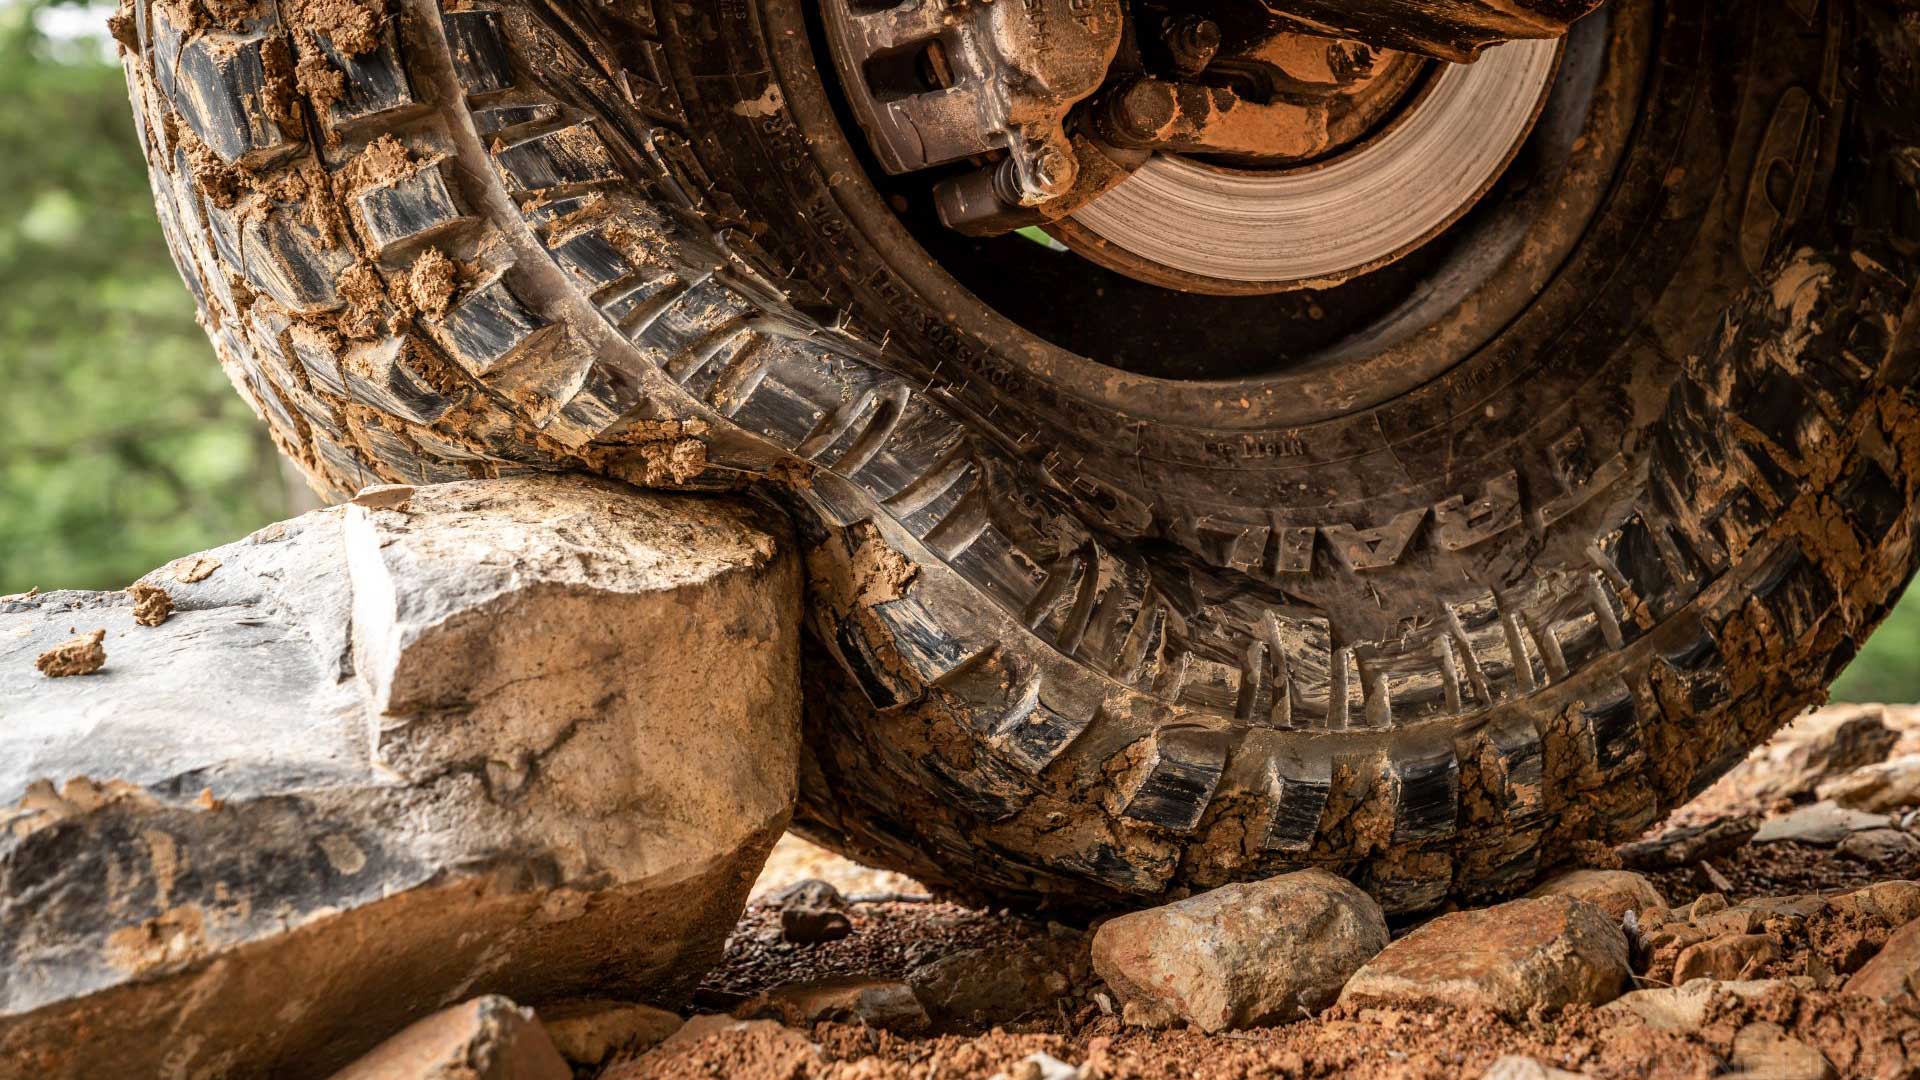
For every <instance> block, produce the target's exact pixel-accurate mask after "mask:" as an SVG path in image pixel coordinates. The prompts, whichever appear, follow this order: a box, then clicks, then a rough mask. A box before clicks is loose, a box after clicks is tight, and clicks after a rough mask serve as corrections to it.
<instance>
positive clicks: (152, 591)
mask: <svg viewBox="0 0 1920 1080" xmlns="http://www.w3.org/2000/svg"><path fill="white" fill-rule="evenodd" d="M127 594H128V595H129V596H132V597H133V621H134V622H137V623H139V624H140V625H141V626H159V625H160V624H161V623H163V622H166V621H167V619H169V618H170V617H172V615H173V597H171V596H168V595H167V590H165V589H163V588H161V587H160V586H158V585H149V584H147V583H146V582H144V581H139V582H135V583H134V584H132V585H129V586H127Z"/></svg>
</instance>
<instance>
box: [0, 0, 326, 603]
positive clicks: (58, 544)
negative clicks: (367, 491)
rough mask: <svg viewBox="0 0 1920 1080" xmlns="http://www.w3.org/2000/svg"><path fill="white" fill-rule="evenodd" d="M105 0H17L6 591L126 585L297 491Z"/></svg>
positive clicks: (5, 20) (6, 200)
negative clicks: (101, 5)
mask: <svg viewBox="0 0 1920 1080" xmlns="http://www.w3.org/2000/svg"><path fill="white" fill-rule="evenodd" d="M105 14H106V12H105V10H103V9H86V8H73V7H67V8H63V9H54V8H52V7H51V5H50V4H49V3H47V0H0V387H4V393H3V395H0V400H4V401H5V402H6V410H5V417H4V423H0V594H5V593H9V592H15V591H19V590H23V589H26V588H28V587H29V586H34V585H38V586H39V587H40V588H42V589H51V588H115V587H118V586H121V585H124V584H126V583H127V582H128V581H129V580H131V579H132V578H133V577H135V576H137V575H139V574H141V573H143V572H145V571H146V570H148V569H150V568H152V567H154V566H156V565H158V564H160V563H162V562H164V561H166V560H167V559H170V558H172V557H174V556H176V555H181V554H184V553H186V552H190V551H195V550H198V549H200V548H203V547H208V546H211V545H214V544H219V543H224V542H226V541H228V540H232V539H235V538H237V537H239V536H242V535H244V534H246V533H247V532H250V531H251V530H253V529H255V528H258V527H259V526H261V525H263V524H265V523H267V522H269V521H271V520H273V519H275V518H276V517H280V516H284V514H285V512H286V510H287V508H288V498H289V493H288V490H287V488H286V486H285V483H284V481H283V479H282V474H281V472H280V469H279V464H278V458H277V456H276V455H275V453H274V450H273V447H272V444H271V443H270V442H268V441H267V438H266V435H265V431H264V429H263V428H262V427H261V426H260V425H259V424H258V423H257V422H256V421H255V419H254V417H253V415H252V413H251V412H250V411H249V410H248V408H247V406H246V405H245V404H244V403H243V402H242V401H241V400H240V398H239V396H238V395H236V394H235V393H234V391H233V388H232V387H231V386H230V385H229V384H228V382H227V380H226V377H225V375H224V374H222V372H221V370H220V367H219V364H218V363H217V362H215V360H214V358H213V349H212V347H211V346H210V345H209V344H208V342H207V339H206V336H205V335H204V334H202V333H201V332H200V329H199V327H197V326H196V325H195V324H194V319H193V303H192V300H191V299H190V298H189V296H188V294H187V291H186V289H185V288H184V287H183V286H182V284H181V282H180V278H179V276H178V274H177V273H176V272H175V271H174V268H173V263H172V260H171V259H170V258H169V257H168V255H167V250H166V246H165V243H164V241H163V240H162V239H161V235H160V227H159V224H158V222H157V220H156V219H155V217H154V210H153V201H152V196H151V194H150V193H149V191H148V188H147V176H146V166H145V163H144V162H143V161H142V159H141V154H140V147H139V143H138V141H137V139H136V136H135V133H134V128H133V121H132V115H131V113H130V111H129V108H128V105H127V92H126V83H125V80H124V79H123V77H122V76H121V73H120V68H119V65H118V63H116V62H115V61H114V59H113V54H112V43H111V42H110V41H108V40H107V39H106V37H105V33H104V26H103V23H104V18H105ZM49 15H52V16H54V18H49V17H48V16H49ZM49 27H52V28H54V29H55V30H56V32H55V33H49V32H48V28H49ZM68 28H71V29H68Z"/></svg>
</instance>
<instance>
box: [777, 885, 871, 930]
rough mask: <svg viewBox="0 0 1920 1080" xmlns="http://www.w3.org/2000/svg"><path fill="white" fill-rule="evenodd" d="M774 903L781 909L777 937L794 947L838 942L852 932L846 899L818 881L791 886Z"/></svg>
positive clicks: (829, 886) (781, 892)
mask: <svg viewBox="0 0 1920 1080" xmlns="http://www.w3.org/2000/svg"><path fill="white" fill-rule="evenodd" d="M773 903H774V906H776V907H778V908H779V909H780V937H781V938H782V939H783V940H786V941H790V942H792V943H794V944H795V945H819V944H822V943H825V942H828V941H838V940H840V939H841V938H843V937H846V936H847V935H848V934H850V933H852V932H853V919H852V918H851V917H850V916H849V915H848V914H847V901H846V898H845V897H843V896H841V895H840V890H838V889H836V888H834V887H833V886H832V885H830V884H828V883H827V882H824V881H821V880H819V879H818V878H808V879H807V880H805V881H796V882H794V883H793V884H792V885H789V886H787V887H786V888H785V889H783V890H781V891H780V893H779V895H777V896H775V897H774V898H773Z"/></svg>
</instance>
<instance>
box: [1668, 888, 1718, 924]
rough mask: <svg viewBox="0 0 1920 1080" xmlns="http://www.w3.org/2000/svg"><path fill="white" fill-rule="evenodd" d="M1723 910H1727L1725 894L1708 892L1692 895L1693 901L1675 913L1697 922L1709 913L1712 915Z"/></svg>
mask: <svg viewBox="0 0 1920 1080" xmlns="http://www.w3.org/2000/svg"><path fill="white" fill-rule="evenodd" d="M1725 910H1727V897H1726V894H1725V893H1718V892H1710V893H1701V894H1700V895H1699V896H1696V897H1694V898H1693V903H1691V904H1688V905H1687V906H1686V907H1685V908H1683V909H1681V910H1680V911H1678V912H1676V913H1675V914H1677V915H1679V916H1680V917H1681V918H1683V919H1685V920H1686V921H1688V922H1690V923H1696V924H1697V923H1699V922H1700V921H1701V920H1703V919H1705V918H1706V917H1708V916H1709V915H1714V914H1716V913H1718V912H1722V911H1725Z"/></svg>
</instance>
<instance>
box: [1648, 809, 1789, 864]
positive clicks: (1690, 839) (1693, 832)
mask: <svg viewBox="0 0 1920 1080" xmlns="http://www.w3.org/2000/svg"><path fill="white" fill-rule="evenodd" d="M1759 830H1760V815H1758V814H1746V815H1743V816H1740V817H1730V818H1721V819H1719V820H1716V821H1712V822H1709V823H1707V824H1705V825H1690V826H1685V827H1682V828H1678V829H1668V830H1667V831H1666V832H1663V833H1661V834H1660V835H1659V836H1656V837H1653V838H1652V839H1649V840H1636V841H1634V842H1633V843H1631V844H1622V845H1620V847H1619V848H1617V849H1616V850H1617V851H1618V853H1619V855H1620V862H1621V864H1622V865H1623V866H1625V867H1627V868H1628V869H1631V870H1677V869H1679V868H1681V867H1683V866H1692V865H1693V864H1695V863H1699V862H1704V861H1706V860H1707V859H1716V858H1719V857H1720V856H1722V855H1731V854H1733V853H1734V852H1735V851H1738V850H1740V849H1741V848H1743V847H1745V846H1747V842H1748V841H1749V840H1752V839H1753V834H1754V833H1756V832H1758V831H1759Z"/></svg>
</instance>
